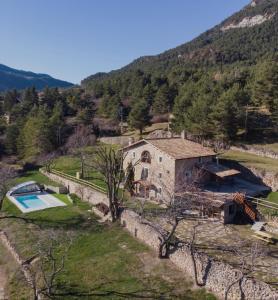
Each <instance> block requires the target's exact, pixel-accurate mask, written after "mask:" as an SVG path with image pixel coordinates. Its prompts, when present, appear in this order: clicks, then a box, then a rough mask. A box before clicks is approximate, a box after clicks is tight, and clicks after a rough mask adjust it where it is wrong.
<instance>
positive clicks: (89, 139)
mask: <svg viewBox="0 0 278 300" xmlns="http://www.w3.org/2000/svg"><path fill="white" fill-rule="evenodd" d="M95 142H96V136H95V135H94V134H92V130H91V128H90V127H89V126H84V125H79V126H77V127H76V129H75V132H74V134H72V135H71V136H70V137H69V138H68V141H67V143H66V149H67V151H68V153H71V154H73V155H76V156H77V157H79V159H80V163H81V168H80V177H81V178H84V171H85V159H86V149H85V148H86V147H88V146H92V145H94V144H95Z"/></svg>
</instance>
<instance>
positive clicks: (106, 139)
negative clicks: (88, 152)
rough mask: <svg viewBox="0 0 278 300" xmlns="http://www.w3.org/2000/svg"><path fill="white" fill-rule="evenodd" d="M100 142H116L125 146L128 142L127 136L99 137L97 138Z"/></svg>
mask: <svg viewBox="0 0 278 300" xmlns="http://www.w3.org/2000/svg"><path fill="white" fill-rule="evenodd" d="M99 140H100V141H101V142H102V143H105V144H112V145H113V144H118V145H121V146H127V145H128V143H129V137H128V136H109V137H101V138H100V139H99Z"/></svg>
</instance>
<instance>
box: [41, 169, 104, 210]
mask: <svg viewBox="0 0 278 300" xmlns="http://www.w3.org/2000/svg"><path fill="white" fill-rule="evenodd" d="M41 173H42V174H44V175H45V176H47V177H48V178H50V179H51V180H53V181H55V182H58V183H60V184H62V185H64V186H65V187H66V188H67V189H68V191H69V193H71V194H76V195H77V196H78V197H79V198H81V199H82V200H83V201H87V202H89V203H91V204H93V205H96V204H98V203H101V202H103V203H105V204H106V205H109V201H108V198H107V195H106V194H104V193H101V192H99V191H97V190H94V189H93V188H91V187H86V186H84V185H82V184H80V183H77V182H74V181H71V180H69V179H66V178H63V177H61V176H58V175H55V174H52V173H48V172H46V171H44V170H41Z"/></svg>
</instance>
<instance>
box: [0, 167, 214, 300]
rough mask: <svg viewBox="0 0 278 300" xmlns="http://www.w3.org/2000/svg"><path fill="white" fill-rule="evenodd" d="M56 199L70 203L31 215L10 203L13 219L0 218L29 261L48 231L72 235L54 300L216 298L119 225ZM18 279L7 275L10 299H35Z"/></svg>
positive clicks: (33, 174) (32, 176)
mask: <svg viewBox="0 0 278 300" xmlns="http://www.w3.org/2000/svg"><path fill="white" fill-rule="evenodd" d="M23 178H24V179H25V180H34V179H35V180H36V181H38V182H41V183H43V182H46V181H47V179H46V178H45V177H44V176H42V175H40V174H38V173H37V172H29V173H28V174H27V175H26V176H24V177H21V178H20V179H19V181H21V182H22V181H23V180H24V179H23ZM56 196H57V197H59V199H61V200H63V201H66V203H67V204H68V205H67V206H66V207H57V208H50V209H47V210H43V211H38V212H32V213H29V214H22V213H21V212H20V211H19V210H18V209H17V208H16V207H15V206H14V205H13V204H12V203H10V202H9V201H8V200H6V201H5V202H4V214H5V215H9V216H11V215H12V216H13V217H12V218H5V219H1V220H0V222H1V224H0V225H1V229H3V230H5V231H6V232H7V233H8V235H9V237H10V239H11V240H12V242H13V243H14V245H15V246H16V249H17V251H18V252H19V253H20V254H21V255H22V257H23V258H26V259H27V258H29V257H31V256H32V255H34V254H35V253H36V244H37V243H38V241H41V240H44V241H47V240H48V238H49V232H53V231H54V232H57V233H60V234H62V235H66V234H68V235H70V236H71V238H72V246H71V248H70V250H69V254H68V258H67V260H66V264H65V270H64V272H63V273H62V274H61V275H60V276H59V278H58V290H57V292H58V293H59V294H60V296H57V297H56V299H81V298H84V299H123V298H125V299H139V298H145V299H188V300H189V299H192V300H193V299H196V300H197V299H198V300H199V299H200V300H201V299H206V300H209V299H215V297H214V296H213V295H211V294H207V293H206V292H205V291H204V290H203V289H199V290H196V289H194V290H193V289H192V286H191V283H190V280H188V279H187V278H186V277H185V276H184V274H182V273H181V272H179V271H178V270H176V269H175V268H174V267H173V265H172V264H170V263H169V262H168V261H161V260H159V259H158V258H157V257H156V255H155V254H154V253H153V252H152V251H151V250H150V249H149V248H148V247H146V246H145V245H143V244H141V243H139V242H138V241H137V240H135V239H134V238H133V237H131V236H130V235H129V234H128V233H127V232H126V231H125V230H123V229H122V228H121V227H120V226H119V225H118V224H100V223H98V222H97V219H96V217H95V216H94V215H93V214H92V212H91V211H90V208H91V207H90V206H89V204H87V203H85V202H81V201H80V200H77V201H76V202H75V203H74V204H70V203H69V202H68V201H67V199H66V198H65V197H64V196H59V195H56ZM2 216H3V213H2ZM0 251H1V248H0ZM0 264H4V262H3V260H0ZM16 274H18V272H17V273H16ZM18 276H19V275H15V274H14V273H12V272H11V273H10V274H9V277H8V280H9V282H8V292H9V296H10V298H11V299H31V296H30V292H29V291H28V290H27V289H22V281H23V279H21V280H19V279H18Z"/></svg>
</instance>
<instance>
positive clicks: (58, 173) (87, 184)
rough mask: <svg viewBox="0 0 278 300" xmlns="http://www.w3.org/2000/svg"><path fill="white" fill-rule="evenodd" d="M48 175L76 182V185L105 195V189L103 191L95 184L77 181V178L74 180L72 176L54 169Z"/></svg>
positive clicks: (81, 180)
mask: <svg viewBox="0 0 278 300" xmlns="http://www.w3.org/2000/svg"><path fill="white" fill-rule="evenodd" d="M50 173H52V174H55V175H58V176H61V177H63V178H65V179H69V180H72V181H74V182H76V183H79V184H82V185H85V186H87V187H90V188H92V189H94V190H96V191H98V192H101V193H105V194H106V189H104V188H102V187H100V186H98V185H96V184H94V183H92V182H89V181H87V180H84V179H78V178H76V177H74V176H72V175H69V174H66V173H63V172H61V171H57V170H54V169H51V171H50Z"/></svg>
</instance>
